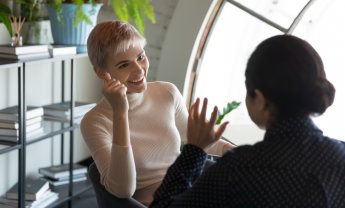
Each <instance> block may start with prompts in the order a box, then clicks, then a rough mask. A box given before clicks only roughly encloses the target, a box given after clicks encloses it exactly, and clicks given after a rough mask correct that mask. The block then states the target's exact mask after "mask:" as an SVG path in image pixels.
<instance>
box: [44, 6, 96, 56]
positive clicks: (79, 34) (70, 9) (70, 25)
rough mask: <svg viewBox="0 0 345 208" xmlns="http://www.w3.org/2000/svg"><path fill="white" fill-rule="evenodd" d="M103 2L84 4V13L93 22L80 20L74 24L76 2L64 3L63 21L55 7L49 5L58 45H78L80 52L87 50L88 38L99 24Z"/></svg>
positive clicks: (54, 35)
mask: <svg viewBox="0 0 345 208" xmlns="http://www.w3.org/2000/svg"><path fill="white" fill-rule="evenodd" d="M102 5H103V4H95V5H93V4H84V5H83V10H84V13H85V14H86V15H87V16H88V17H89V18H90V20H91V22H92V24H91V25H90V24H87V23H86V22H84V21H80V22H79V23H78V25H77V26H75V25H74V19H75V15H76V12H75V11H76V6H75V5H74V4H67V3H66V4H62V14H61V22H59V21H58V18H57V12H56V10H55V8H54V7H52V6H49V5H48V6H47V9H48V15H49V19H50V22H51V29H52V34H53V39H54V44H56V45H74V46H77V52H78V53H85V52H87V47H86V42H87V38H88V36H89V34H90V32H91V30H92V29H93V27H94V26H95V25H96V24H97V16H98V13H99V11H100V9H101V7H102Z"/></svg>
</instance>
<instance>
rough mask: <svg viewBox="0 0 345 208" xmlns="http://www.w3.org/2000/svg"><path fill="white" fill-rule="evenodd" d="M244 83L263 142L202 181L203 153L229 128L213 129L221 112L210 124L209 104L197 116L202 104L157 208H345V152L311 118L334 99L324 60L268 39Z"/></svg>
mask: <svg viewBox="0 0 345 208" xmlns="http://www.w3.org/2000/svg"><path fill="white" fill-rule="evenodd" d="M245 78H246V81H245V85H246V88H247V95H246V106H247V110H248V113H249V115H250V117H251V119H252V121H253V122H254V123H255V124H256V125H257V126H259V127H260V128H263V129H266V132H265V135H264V139H263V141H261V142H259V143H256V144H255V145H252V146H249V145H247V146H240V147H237V148H235V149H233V150H231V151H229V152H228V153H226V154H225V155H224V156H223V157H222V158H221V159H219V160H218V161H217V163H216V164H214V165H213V166H211V167H210V168H209V169H207V170H206V171H204V172H203V173H202V174H201V169H202V166H203V164H204V161H205V159H206V153H205V152H204V150H203V149H205V148H206V147H208V146H209V145H211V144H213V143H214V142H216V141H217V140H218V139H219V138H220V135H221V134H222V133H223V132H224V129H225V127H226V125H227V123H223V124H222V125H221V126H220V128H218V129H217V130H215V129H214V123H215V120H216V114H217V108H216V107H215V108H214V111H213V113H212V115H211V118H210V120H209V121H207V120H206V119H205V117H206V116H205V114H206V108H207V100H204V103H203V105H202V109H201V112H200V113H199V105H200V100H199V99H198V100H197V101H196V103H195V104H194V105H193V106H192V107H191V109H190V112H189V113H190V114H189V120H188V133H187V138H188V144H187V145H186V146H185V148H184V150H183V152H182V154H181V155H180V156H179V157H178V158H177V160H176V161H175V163H174V164H173V165H172V166H171V167H170V168H169V170H168V172H167V175H166V177H165V179H164V180H163V182H162V184H161V186H160V187H159V188H158V190H157V191H156V192H155V195H154V201H153V203H152V204H151V207H188V208H192V207H198V208H200V207H213V208H214V207H246V208H247V207H265V208H267V207H275V208H276V207H313V208H315V207H332V208H341V207H345V191H344V190H345V145H344V143H343V142H341V141H338V140H335V139H332V138H329V137H327V136H324V135H323V132H322V131H321V130H320V129H319V128H318V127H317V126H315V124H314V123H313V121H312V120H311V118H310V116H312V115H321V114H322V113H324V112H325V111H326V109H327V108H328V107H329V106H330V105H331V104H332V102H333V99H334V95H335V89H334V87H333V85H332V84H331V83H330V82H329V81H328V80H327V78H326V75H325V71H324V68H323V64H322V60H321V58H320V56H319V55H318V53H317V52H316V51H315V50H314V48H313V47H312V46H311V45H310V44H309V43H307V42H306V41H304V40H302V39H300V38H297V37H294V36H291V35H278V36H274V37H271V38H268V39H266V40H264V41H263V42H262V43H260V44H259V45H258V47H257V48H256V49H255V51H254V52H253V53H252V55H251V57H250V58H249V60H248V63H247V68H246V72H245ZM200 174H201V175H200Z"/></svg>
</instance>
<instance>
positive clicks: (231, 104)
mask: <svg viewBox="0 0 345 208" xmlns="http://www.w3.org/2000/svg"><path fill="white" fill-rule="evenodd" d="M240 104H241V102H238V101H232V102H229V103H228V104H227V105H226V107H224V108H223V113H220V112H219V114H218V118H217V121H216V124H220V123H221V122H222V120H223V119H224V117H225V116H226V115H227V114H229V113H230V112H231V111H233V110H235V109H236V108H237V107H238V106H240Z"/></svg>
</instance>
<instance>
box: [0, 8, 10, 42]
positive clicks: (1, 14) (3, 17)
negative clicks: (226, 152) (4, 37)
mask: <svg viewBox="0 0 345 208" xmlns="http://www.w3.org/2000/svg"><path fill="white" fill-rule="evenodd" d="M10 15H11V10H10V8H8V7H7V6H6V5H5V4H3V3H1V2H0V22H3V23H4V25H5V27H6V29H7V31H8V34H9V35H10V37H12V35H13V31H12V25H11V19H10Z"/></svg>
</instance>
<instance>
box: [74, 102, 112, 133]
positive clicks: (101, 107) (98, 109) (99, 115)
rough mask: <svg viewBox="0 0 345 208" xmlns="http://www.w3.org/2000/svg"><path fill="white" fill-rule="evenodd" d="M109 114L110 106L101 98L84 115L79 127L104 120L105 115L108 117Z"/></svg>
mask: <svg viewBox="0 0 345 208" xmlns="http://www.w3.org/2000/svg"><path fill="white" fill-rule="evenodd" d="M109 112H111V108H110V105H109V104H108V103H107V101H106V99H105V98H102V99H101V100H100V101H98V102H97V104H96V106H95V107H93V108H92V109H91V110H89V111H88V112H87V113H85V115H84V117H83V119H82V122H81V125H82V126H83V125H85V124H88V123H90V122H93V123H95V121H98V120H104V118H106V117H107V115H110V114H109Z"/></svg>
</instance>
